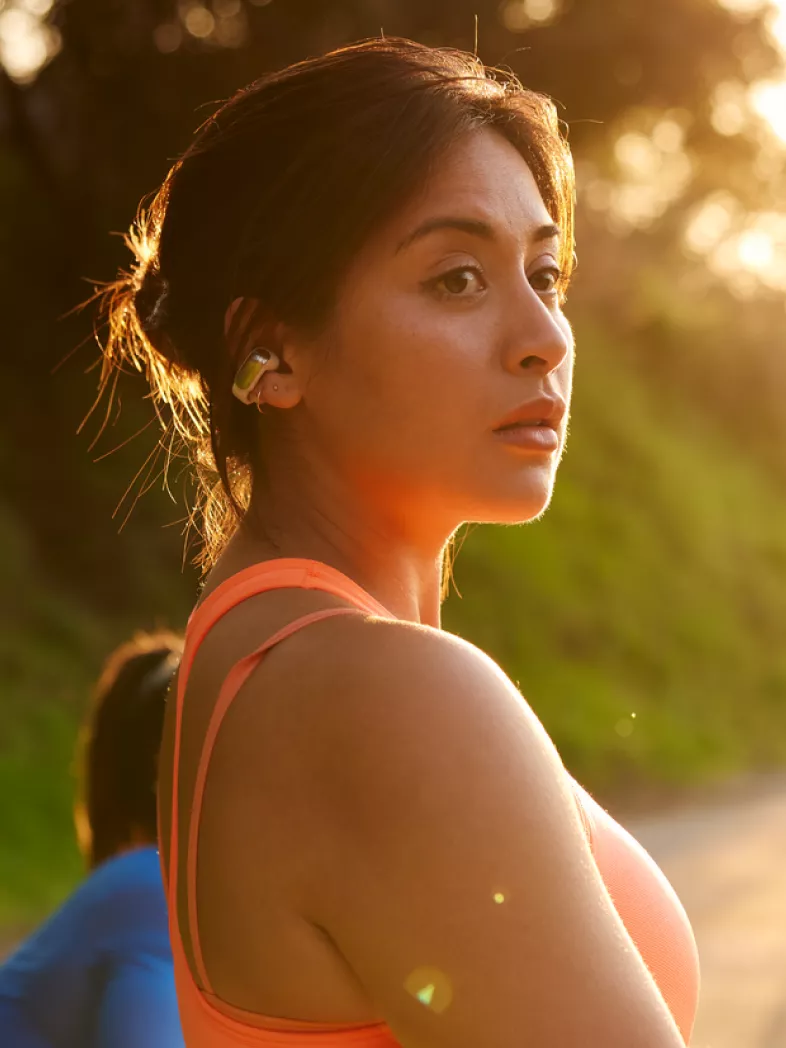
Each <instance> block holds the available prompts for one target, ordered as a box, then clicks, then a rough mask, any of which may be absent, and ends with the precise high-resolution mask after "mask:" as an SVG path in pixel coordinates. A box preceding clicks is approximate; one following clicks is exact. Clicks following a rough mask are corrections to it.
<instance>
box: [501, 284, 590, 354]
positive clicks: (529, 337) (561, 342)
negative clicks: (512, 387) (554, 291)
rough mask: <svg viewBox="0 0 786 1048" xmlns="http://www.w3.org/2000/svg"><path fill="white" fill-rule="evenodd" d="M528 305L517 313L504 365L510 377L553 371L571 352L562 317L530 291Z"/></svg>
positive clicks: (570, 338) (567, 327)
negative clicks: (515, 374)
mask: <svg viewBox="0 0 786 1048" xmlns="http://www.w3.org/2000/svg"><path fill="white" fill-rule="evenodd" d="M527 298H528V299H529V301H527V302H526V303H525V304H524V309H523V310H519V312H518V317H517V321H518V323H517V325H516V332H515V334H513V335H511V338H510V341H509V344H508V349H507V352H506V354H505V358H506V359H505V365H506V368H507V370H509V371H511V372H512V373H519V372H520V371H521V370H522V369H523V370H540V371H542V372H543V373H544V374H550V373H551V372H552V371H556V370H557V369H558V368H559V367H560V366H561V365H562V364H563V363H564V362H565V360H566V359H567V357H568V355H569V354H570V353H571V351H572V349H573V338H572V335H571V332H570V326H569V325H568V322H567V320H565V318H564V317H563V315H562V313H560V312H558V311H556V310H554V309H553V308H550V307H549V306H548V305H547V304H546V303H545V302H543V300H542V299H541V298H539V297H538V295H537V294H536V293H535V292H534V291H533V290H532V289H531V288H530V289H529V295H528V296H527Z"/></svg>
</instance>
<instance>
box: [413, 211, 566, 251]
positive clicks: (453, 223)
mask: <svg viewBox="0 0 786 1048" xmlns="http://www.w3.org/2000/svg"><path fill="white" fill-rule="evenodd" d="M440 229H458V230H459V231H460V232H462V233H469V234H470V235H471V236H476V237H482V238H483V239H484V240H496V239H497V236H496V233H495V232H494V230H493V229H492V227H491V226H490V225H489V224H488V222H483V221H482V220H480V219H477V218H461V217H459V216H453V215H444V216H441V217H438V218H428V219H426V221H425V222H421V224H420V225H419V226H417V227H416V228H415V229H413V230H412V232H411V233H408V234H407V236H405V237H404V239H403V240H402V241H401V243H400V244H399V245H398V247H397V248H396V251H395V254H398V253H399V251H403V250H404V248H406V247H409V245H410V244H412V243H414V242H415V241H416V240H420V239H421V238H422V237H425V236H428V235H429V233H434V232H436V231H437V230H440ZM561 233H562V231H561V229H560V228H559V226H557V225H555V224H554V223H553V222H549V223H547V224H546V225H543V226H538V228H537V229H535V230H533V232H532V234H531V235H530V238H529V239H530V240H531V241H532V242H533V243H538V242H540V241H541V240H551V239H553V238H554V237H559V236H560V235H561Z"/></svg>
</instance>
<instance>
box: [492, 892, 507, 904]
mask: <svg viewBox="0 0 786 1048" xmlns="http://www.w3.org/2000/svg"><path fill="white" fill-rule="evenodd" d="M504 901H505V894H504V892H494V902H496V903H503V902H504Z"/></svg>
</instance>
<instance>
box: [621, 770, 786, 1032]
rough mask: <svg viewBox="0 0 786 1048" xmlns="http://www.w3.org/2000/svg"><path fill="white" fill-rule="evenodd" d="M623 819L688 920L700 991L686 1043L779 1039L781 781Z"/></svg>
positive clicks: (785, 1017)
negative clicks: (669, 884) (695, 946)
mask: <svg viewBox="0 0 786 1048" xmlns="http://www.w3.org/2000/svg"><path fill="white" fill-rule="evenodd" d="M621 821H623V822H625V823H626V825H627V826H628V828H629V829H630V830H631V832H632V833H634V834H635V836H636V837H637V838H638V839H639V840H640V841H641V843H642V844H643V845H644V847H645V848H647V850H648V851H649V852H650V854H651V855H652V856H653V857H654V858H655V859H656V860H657V862H658V863H659V864H660V866H661V867H662V869H663V870H664V872H665V873H666V875H667V876H668V878H669V879H670V881H671V882H672V884H673V885H674V887H675V889H676V890H677V893H678V895H679V896H680V898H681V899H682V901H683V903H684V905H685V908H686V910H687V911H688V915H689V916H690V918H691V921H692V922H693V927H694V930H695V932H696V938H697V940H698V945H699V955H700V959H701V969H702V993H701V1002H700V1005H699V1015H698V1019H697V1023H696V1028H695V1031H694V1035H693V1039H692V1041H691V1046H692V1048H786V781H784V779H783V778H779V779H771V780H769V781H767V782H763V783H759V784H758V785H757V786H755V787H753V788H750V787H749V788H747V789H744V790H742V791H741V793H740V794H738V795H737V796H731V797H728V796H727V797H725V798H723V799H722V800H717V799H716V800H715V801H712V802H709V801H708V802H706V803H704V804H696V803H694V804H692V805H691V806H690V807H686V808H683V809H681V810H676V811H671V812H669V813H666V814H662V815H657V816H653V817H648V818H644V819H635V818H634V819H622V820H621Z"/></svg>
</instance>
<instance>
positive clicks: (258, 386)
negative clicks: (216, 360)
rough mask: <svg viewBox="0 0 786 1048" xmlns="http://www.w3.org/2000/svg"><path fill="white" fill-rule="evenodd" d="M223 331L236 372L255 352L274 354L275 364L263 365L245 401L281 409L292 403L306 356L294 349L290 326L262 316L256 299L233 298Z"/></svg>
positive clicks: (303, 377)
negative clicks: (265, 367)
mask: <svg viewBox="0 0 786 1048" xmlns="http://www.w3.org/2000/svg"><path fill="white" fill-rule="evenodd" d="M224 331H225V335H226V340H227V349H228V352H229V353H230V356H231V357H232V360H233V365H234V367H235V374H236V375H237V374H238V372H239V371H240V370H241V369H243V367H244V365H245V364H246V362H247V361H249V358H250V357H251V354H253V353H255V352H256V353H261V352H262V351H267V352H268V353H273V354H275V356H276V358H277V361H278V363H277V365H276V367H275V368H269V369H265V371H264V372H263V373H262V374H261V376H260V378H259V380H258V381H257V382H256V383H255V386H254V388H253V389H251V390H249V391H248V402H249V403H250V402H255V403H256V404H257V407H259V408H261V407H262V406H263V405H265V404H268V405H270V407H272V408H279V409H282V410H285V409H287V408H293V407H296V406H297V405H298V404H299V403H300V401H301V399H302V397H303V392H304V389H305V382H306V378H307V376H306V360H305V357H304V355H303V354H302V353H299V352H298V349H297V346H296V340H295V338H294V333H293V332H292V330H291V329H290V328H289V327H288V326H287V325H285V324H283V323H282V322H280V321H275V320H272V319H270V318H266V317H265V316H264V314H263V313H262V308H261V306H260V303H259V302H258V301H257V300H256V299H252V298H236V299H235V300H234V301H233V302H232V304H231V305H230V306H229V309H227V311H226V313H225V315H224Z"/></svg>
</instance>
